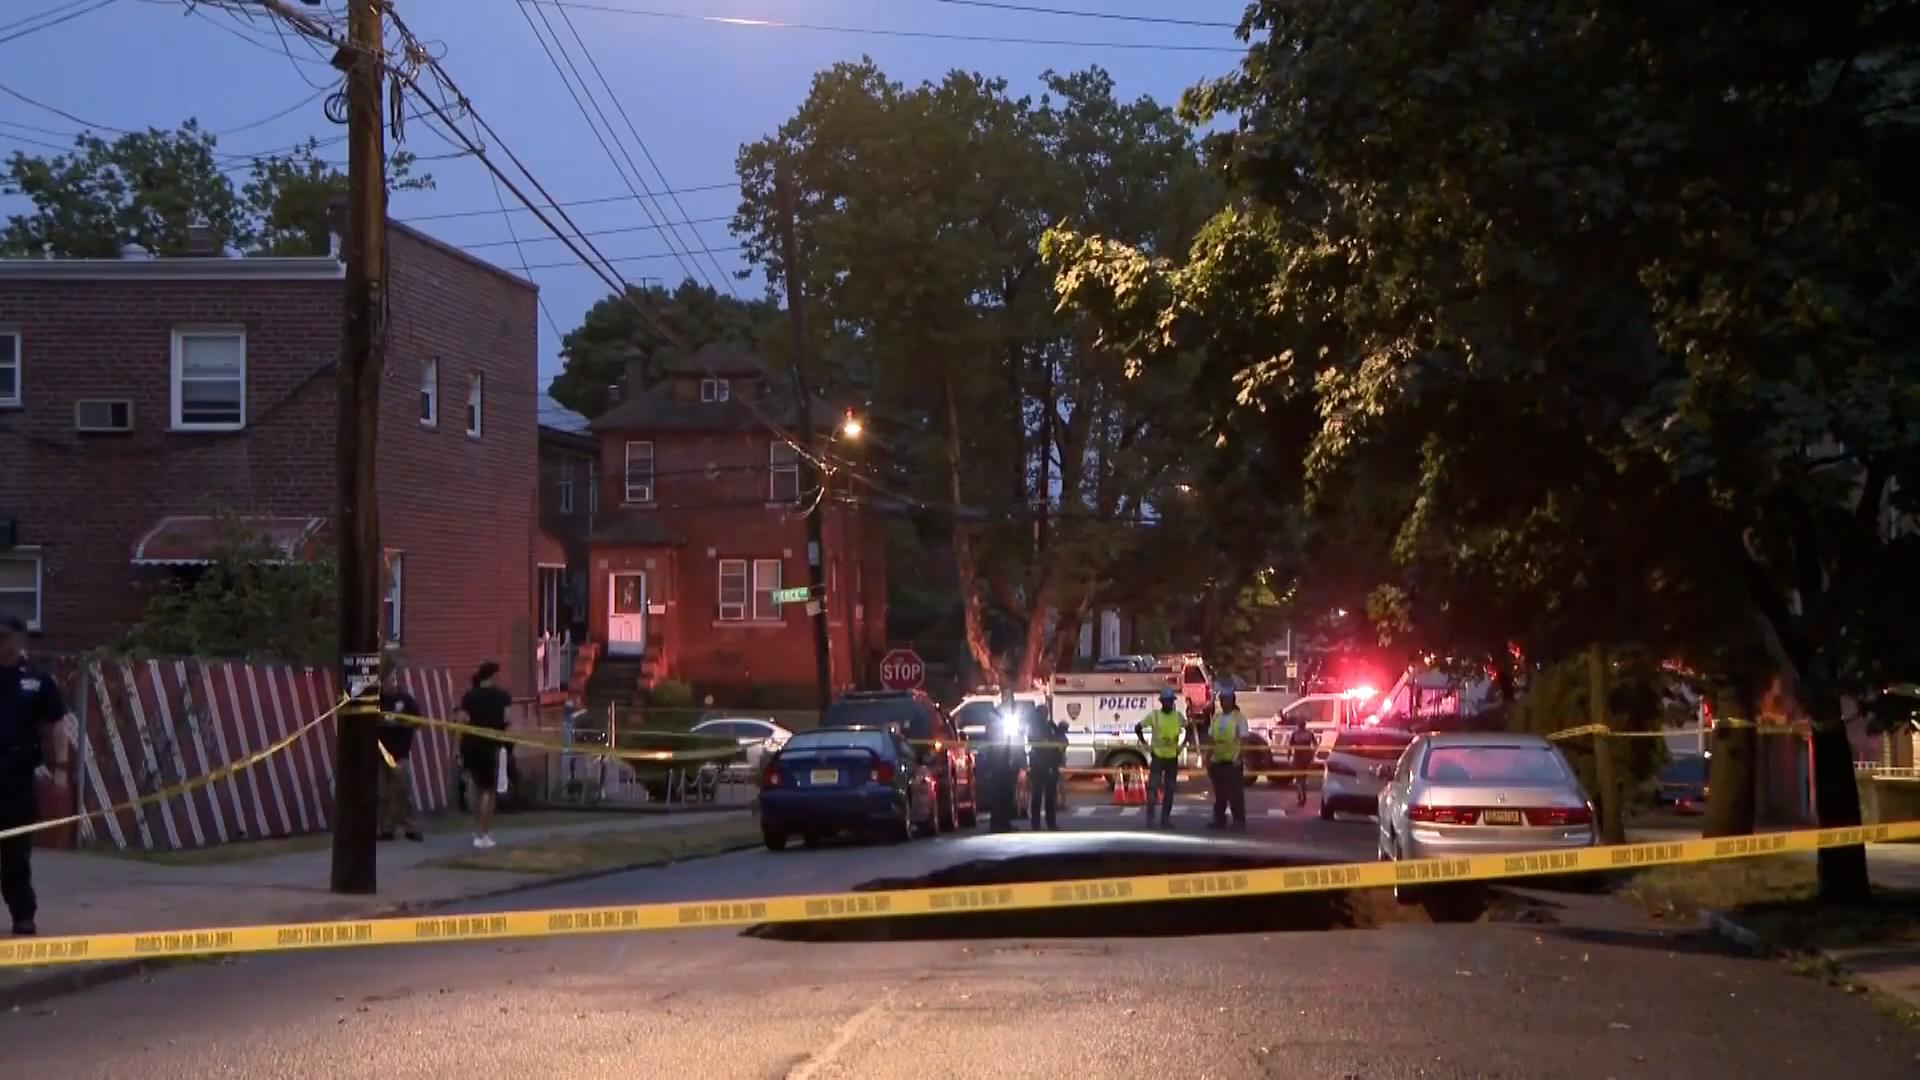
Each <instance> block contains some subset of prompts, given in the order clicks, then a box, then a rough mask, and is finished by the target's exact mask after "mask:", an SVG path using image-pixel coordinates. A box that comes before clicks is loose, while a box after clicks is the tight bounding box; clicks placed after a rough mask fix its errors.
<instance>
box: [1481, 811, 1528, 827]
mask: <svg viewBox="0 0 1920 1080" xmlns="http://www.w3.org/2000/svg"><path fill="white" fill-rule="evenodd" d="M1481 819H1482V820H1483V821H1485V822H1486V823H1487V824H1489V825H1518V824H1520V823H1521V821H1522V818H1521V816H1520V811H1518V810H1488V811H1486V812H1485V813H1484V814H1482V815H1481Z"/></svg>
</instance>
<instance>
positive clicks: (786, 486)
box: [767, 441, 800, 503]
mask: <svg viewBox="0 0 1920 1080" xmlns="http://www.w3.org/2000/svg"><path fill="white" fill-rule="evenodd" d="M767 500H768V501H769V502H777V503H778V502H799V501H800V455H799V454H798V452H796V451H795V450H794V448H793V444H792V443H785V442H778V441H776V442H774V443H773V444H772V445H771V446H769V447H768V448H767Z"/></svg>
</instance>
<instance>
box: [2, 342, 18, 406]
mask: <svg viewBox="0 0 1920 1080" xmlns="http://www.w3.org/2000/svg"><path fill="white" fill-rule="evenodd" d="M20 381H21V380H20V331H18V330H0V407H4V406H13V405H18V404H20V402H21V401H22V400H23V397H22V393H23V392H22V391H21V389H20Z"/></svg>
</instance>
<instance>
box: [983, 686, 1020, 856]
mask: <svg viewBox="0 0 1920 1080" xmlns="http://www.w3.org/2000/svg"><path fill="white" fill-rule="evenodd" d="M1016 708H1017V706H1016V705H1014V703H1013V698H1012V696H1011V695H1008V696H1007V697H1006V698H1004V699H1003V700H1002V701H1001V704H1000V712H999V714H998V715H996V716H995V717H994V720H993V730H992V733H991V736H990V737H991V738H992V739H993V743H992V745H991V746H990V747H989V748H988V751H989V753H988V760H989V761H991V762H992V766H991V769H990V770H989V774H988V781H987V813H988V816H989V818H990V819H991V823H990V824H989V826H988V828H989V829H990V830H991V831H993V832H1013V831H1015V828H1014V824H1013V819H1014V816H1015V815H1016V814H1018V813H1019V812H1020V808H1019V803H1020V798H1019V786H1020V769H1021V768H1022V767H1023V766H1024V765H1025V764H1026V732H1025V731H1024V730H1022V728H1021V727H1020V724H1019V717H1018V715H1017V714H1016V712H1015V710H1016Z"/></svg>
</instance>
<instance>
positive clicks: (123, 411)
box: [73, 398, 133, 431]
mask: <svg viewBox="0 0 1920 1080" xmlns="http://www.w3.org/2000/svg"><path fill="white" fill-rule="evenodd" d="M73 427H74V430H76V431H132V430H133V402H132V400H131V399H128V398H93V399H83V400H80V401H76V402H74V403H73Z"/></svg>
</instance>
